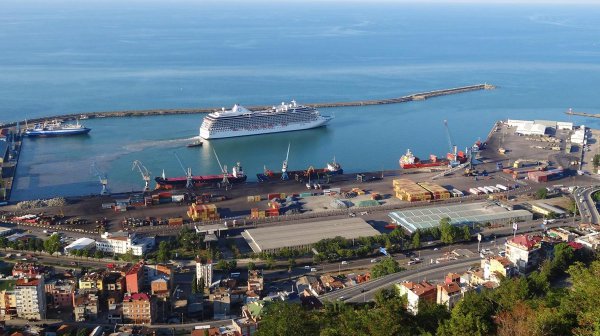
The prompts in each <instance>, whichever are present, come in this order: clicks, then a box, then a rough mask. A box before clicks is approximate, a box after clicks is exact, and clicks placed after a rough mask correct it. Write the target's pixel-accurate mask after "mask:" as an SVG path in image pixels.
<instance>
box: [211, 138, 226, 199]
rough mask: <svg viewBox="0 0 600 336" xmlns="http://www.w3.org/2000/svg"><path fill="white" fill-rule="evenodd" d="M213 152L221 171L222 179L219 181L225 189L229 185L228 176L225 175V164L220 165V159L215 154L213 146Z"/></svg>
mask: <svg viewBox="0 0 600 336" xmlns="http://www.w3.org/2000/svg"><path fill="white" fill-rule="evenodd" d="M213 153H215V157H216V158H217V163H218V164H219V168H221V172H222V173H223V181H222V182H221V183H222V184H223V185H224V186H225V190H227V187H228V186H229V178H228V177H227V175H228V174H227V166H223V165H221V160H219V156H218V155H217V151H216V150H215V149H214V148H213Z"/></svg>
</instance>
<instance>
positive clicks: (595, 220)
mask: <svg viewBox="0 0 600 336" xmlns="http://www.w3.org/2000/svg"><path fill="white" fill-rule="evenodd" d="M597 191H600V186H589V187H583V188H577V189H576V190H575V191H574V192H573V195H574V196H575V203H576V204H577V209H579V211H580V213H581V216H582V217H583V218H585V219H586V220H589V221H590V222H591V223H592V224H599V223H600V221H599V219H600V214H599V213H598V208H597V207H596V202H595V201H594V199H593V198H592V194H594V193H595V192H597Z"/></svg>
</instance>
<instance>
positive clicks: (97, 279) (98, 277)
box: [79, 272, 104, 292]
mask: <svg viewBox="0 0 600 336" xmlns="http://www.w3.org/2000/svg"><path fill="white" fill-rule="evenodd" d="M103 280H104V277H103V274H102V273H98V272H92V273H86V274H84V275H83V276H82V277H81V278H79V289H81V290H85V291H90V292H96V291H102V290H103V289H104V286H103V285H104V284H103Z"/></svg>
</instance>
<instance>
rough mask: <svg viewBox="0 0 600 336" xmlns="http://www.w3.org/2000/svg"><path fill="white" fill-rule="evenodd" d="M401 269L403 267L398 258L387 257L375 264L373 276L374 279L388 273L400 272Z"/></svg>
mask: <svg viewBox="0 0 600 336" xmlns="http://www.w3.org/2000/svg"><path fill="white" fill-rule="evenodd" d="M401 270H402V267H400V265H399V264H398V262H397V261H396V260H394V259H393V258H391V257H387V258H383V260H381V262H379V263H378V264H377V265H375V266H373V268H372V269H371V277H373V279H376V278H380V277H382V276H385V275H388V274H392V273H396V272H400V271H401Z"/></svg>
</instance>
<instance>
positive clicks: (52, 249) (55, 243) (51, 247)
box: [44, 234, 61, 255]
mask: <svg viewBox="0 0 600 336" xmlns="http://www.w3.org/2000/svg"><path fill="white" fill-rule="evenodd" d="M60 247H61V245H60V236H59V235H57V234H55V235H52V236H50V238H48V239H46V240H45V241H44V251H46V252H48V253H50V255H53V254H54V253H56V252H58V251H59V250H60Z"/></svg>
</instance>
